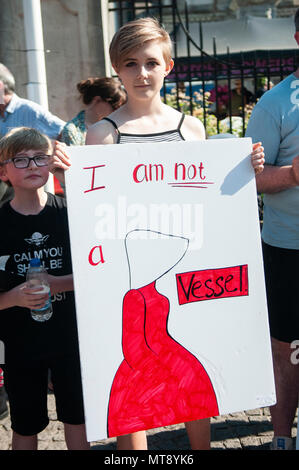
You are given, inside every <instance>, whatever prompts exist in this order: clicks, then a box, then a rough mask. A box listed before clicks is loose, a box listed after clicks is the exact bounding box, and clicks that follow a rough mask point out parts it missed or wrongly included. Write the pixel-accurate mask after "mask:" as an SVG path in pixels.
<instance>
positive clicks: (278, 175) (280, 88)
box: [246, 9, 299, 449]
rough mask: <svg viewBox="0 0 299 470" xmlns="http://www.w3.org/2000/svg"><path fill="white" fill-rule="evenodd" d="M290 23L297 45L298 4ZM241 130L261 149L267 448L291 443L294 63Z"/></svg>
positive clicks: (297, 365) (296, 255)
mask: <svg viewBox="0 0 299 470" xmlns="http://www.w3.org/2000/svg"><path fill="white" fill-rule="evenodd" d="M295 27H296V32H295V40H296V42H297V44H298V45H299V9H298V10H297V12H296V15H295ZM246 136H247V137H252V138H253V139H254V142H258V141H261V142H262V144H263V146H264V153H265V168H264V171H263V172H262V173H261V174H260V175H257V176H256V182H257V189H258V192H259V193H263V194H264V220H263V230H262V240H263V252H264V267H265V279H266V288H267V297H268V310H269V324H270V333H271V338H272V352H273V365H274V375H275V383H276V394H277V404H276V405H275V406H273V407H271V410H270V411H271V416H272V423H273V428H274V440H273V443H272V448H274V449H291V448H292V439H291V430H292V425H293V422H294V417H295V413H296V409H297V405H298V391H299V360H298V349H299V68H298V69H297V70H296V71H295V72H294V73H293V74H291V75H289V76H288V77H287V78H285V79H284V80H283V81H282V82H280V83H279V84H278V85H276V86H275V87H274V88H272V89H271V90H270V91H268V92H266V93H265V94H264V95H263V96H262V97H261V99H260V100H259V101H258V103H257V104H256V106H255V107H254V109H253V112H252V116H251V118H250V121H249V124H248V127H247V131H246ZM296 349H297V352H296Z"/></svg>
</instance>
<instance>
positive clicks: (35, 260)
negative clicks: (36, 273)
mask: <svg viewBox="0 0 299 470" xmlns="http://www.w3.org/2000/svg"><path fill="white" fill-rule="evenodd" d="M40 265H41V263H40V259H39V258H33V259H31V260H30V266H32V267H35V268H36V267H38V266H40Z"/></svg>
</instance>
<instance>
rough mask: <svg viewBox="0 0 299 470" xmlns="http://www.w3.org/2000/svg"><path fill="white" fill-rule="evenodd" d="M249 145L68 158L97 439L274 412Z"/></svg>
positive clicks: (159, 147)
mask: <svg viewBox="0 0 299 470" xmlns="http://www.w3.org/2000/svg"><path fill="white" fill-rule="evenodd" d="M251 146H252V144H251V139H224V140H214V141H213V140H212V141H201V142H173V143H161V144H157V143H155V144H126V145H106V146H85V147H70V148H69V154H70V156H71V159H72V166H71V168H70V170H68V171H67V172H66V188H67V203H68V215H69V227H70V240H71V250H72V262H73V273H74V282H75V299H76V309H77V319H78V330H79V343H80V356H81V369H82V380H83V392H84V401H85V414H86V426H87V435H88V440H89V441H95V440H99V439H102V438H106V437H107V435H108V436H113V435H119V434H126V433H128V432H131V431H134V430H138V429H142V428H143V429H147V428H148V427H158V426H165V425H168V424H174V423H178V422H184V421H189V420H192V419H197V418H203V417H206V415H210V416H211V413H212V415H215V414H227V413H231V412H237V411H240V410H248V409H254V408H258V407H262V406H269V405H272V404H274V403H275V388H274V379H273V368H272V358H271V348H270V335H269V328H268V316H267V305H266V294H265V284H264V273H263V262H262V253H261V241H260V231H259V219H258V207H257V198H256V185H255V177H254V171H253V169H252V167H251V163H250V152H251ZM128 293H129V294H128ZM142 302H143V307H141V304H142ZM142 321H143V332H142V331H141V322H142ZM163 329H164V330H163ZM149 371H151V373H150V372H149ZM192 374H193V375H192ZM209 387H210V388H209ZM211 390H212V392H211ZM190 396H192V397H193V398H192V399H191V402H189V401H188V400H189V399H190V398H189V397H190ZM203 396H205V397H208V398H205V399H203V398H202V397H203ZM165 397H167V398H165ZM186 397H188V400H187V399H186ZM186 400H187V401H186ZM215 403H216V405H217V413H216V412H215ZM197 404H198V406H197ZM189 407H191V408H192V411H191V412H190V409H189ZM153 416H154V418H152V417H153ZM142 423H143V427H142Z"/></svg>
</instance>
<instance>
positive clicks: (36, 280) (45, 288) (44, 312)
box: [27, 258, 53, 322]
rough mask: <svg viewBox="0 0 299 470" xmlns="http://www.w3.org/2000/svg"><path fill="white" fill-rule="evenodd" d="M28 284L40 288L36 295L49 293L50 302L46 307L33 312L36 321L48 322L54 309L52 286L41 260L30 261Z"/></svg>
mask: <svg viewBox="0 0 299 470" xmlns="http://www.w3.org/2000/svg"><path fill="white" fill-rule="evenodd" d="M27 282H28V286H29V287H33V288H35V289H36V288H40V289H38V290H37V291H35V292H34V293H35V294H44V293H46V292H47V293H48V295H49V300H48V301H47V302H46V304H45V305H44V307H42V308H39V309H34V310H31V311H30V312H31V317H32V318H33V319H34V320H36V321H40V322H42V321H46V320H49V318H51V316H52V313H53V309H52V303H51V293H50V286H49V283H48V280H47V271H46V270H45V269H44V268H43V266H42V265H41V262H40V259H38V258H33V259H32V260H30V266H29V268H28V271H27Z"/></svg>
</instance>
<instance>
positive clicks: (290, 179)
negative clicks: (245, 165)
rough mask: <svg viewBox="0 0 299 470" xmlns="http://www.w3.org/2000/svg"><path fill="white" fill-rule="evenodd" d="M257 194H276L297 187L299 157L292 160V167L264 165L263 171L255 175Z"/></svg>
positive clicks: (298, 180) (298, 181) (298, 183)
mask: <svg viewBox="0 0 299 470" xmlns="http://www.w3.org/2000/svg"><path fill="white" fill-rule="evenodd" d="M256 184H257V190H258V192H259V193H270V194H271V193H272V194H273V193H278V192H280V191H284V190H286V189H289V188H293V187H295V186H298V185H299V155H298V156H297V157H295V158H294V159H293V162H292V165H286V166H273V165H265V167H264V171H263V172H262V173H261V174H259V175H256Z"/></svg>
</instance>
